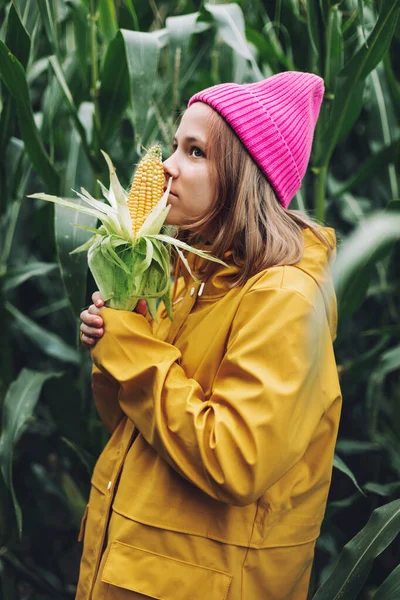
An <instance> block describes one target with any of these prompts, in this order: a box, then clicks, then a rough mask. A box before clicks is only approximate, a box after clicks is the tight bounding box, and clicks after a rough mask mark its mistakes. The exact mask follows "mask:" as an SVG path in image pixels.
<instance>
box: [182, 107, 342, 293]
mask: <svg viewBox="0 0 400 600" xmlns="http://www.w3.org/2000/svg"><path fill="white" fill-rule="evenodd" d="M207 138H208V139H207V148H206V156H207V159H208V160H209V161H210V176H211V177H212V181H213V182H214V186H215V202H214V204H213V206H212V208H211V210H210V211H209V212H208V213H207V214H206V215H204V216H203V217H202V218H199V219H197V220H195V221H193V222H192V223H190V224H187V225H184V226H180V228H179V234H178V237H179V238H180V239H184V240H185V241H187V242H189V243H196V242H199V240H203V241H207V242H208V244H209V245H208V246H207V250H209V251H210V252H211V254H212V255H213V256H216V257H218V258H221V259H223V258H224V254H225V253H226V252H227V251H228V250H231V251H232V260H233V261H234V262H235V263H236V264H237V265H239V266H240V267H241V268H240V269H239V273H237V274H236V275H235V276H233V278H232V281H231V286H232V287H233V286H241V285H243V284H244V283H245V282H246V281H247V280H248V279H249V278H250V277H252V276H253V275H255V274H256V273H258V272H260V271H262V270H264V269H267V268H269V267H273V266H278V265H283V264H285V265H293V264H295V263H297V262H298V261H299V260H300V259H301V257H302V254H303V236H302V230H303V229H305V228H307V227H309V228H310V229H311V230H312V232H313V233H314V234H315V235H316V237H317V238H318V239H319V240H320V241H321V242H322V243H323V244H325V245H326V247H327V248H328V253H329V255H330V253H331V251H332V249H333V248H332V246H331V245H330V243H329V241H328V240H327V238H326V237H325V236H324V235H323V233H322V232H321V231H320V230H319V227H320V225H319V224H318V223H317V222H316V221H314V220H313V219H312V218H311V217H310V216H309V215H307V214H305V213H303V212H301V211H299V210H290V209H286V208H284V207H283V206H282V204H281V203H280V202H279V201H278V199H277V196H276V194H275V192H274V190H273V188H272V187H271V185H270V183H269V181H268V180H267V178H266V176H265V175H264V173H263V171H261V169H260V168H259V166H258V165H257V164H256V163H255V162H254V160H253V159H252V157H251V156H250V154H249V153H248V152H247V150H246V148H245V147H244V146H243V144H242V143H241V141H240V140H239V138H238V137H237V136H236V134H235V133H234V132H233V130H232V129H231V128H230V127H229V125H228V124H227V123H226V122H225V121H224V120H223V119H222V117H220V116H219V114H218V113H217V112H216V111H214V110H213V111H212V112H211V111H210V115H209V117H208V136H207ZM217 269H218V264H216V263H212V262H210V261H205V262H204V264H203V265H202V266H201V267H200V269H199V271H198V273H197V274H198V276H199V277H200V278H201V279H203V280H204V279H208V278H209V277H210V276H211V275H212V274H213V273H214V272H215V271H216V270H217Z"/></svg>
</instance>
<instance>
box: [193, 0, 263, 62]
mask: <svg viewBox="0 0 400 600" xmlns="http://www.w3.org/2000/svg"><path fill="white" fill-rule="evenodd" d="M205 8H206V10H207V11H208V12H209V13H210V14H211V15H212V17H213V19H214V22H215V24H216V26H217V28H218V32H219V34H220V36H221V38H222V39H223V40H224V42H225V43H226V44H228V46H230V47H231V48H233V50H234V51H235V52H238V53H239V54H241V55H242V56H243V57H244V58H247V60H252V58H253V57H252V54H251V52H250V50H249V47H248V45H247V41H246V37H245V34H244V17H243V11H242V9H241V8H240V6H239V5H238V4H233V3H232V4H209V3H207V4H205Z"/></svg>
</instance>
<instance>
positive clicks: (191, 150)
mask: <svg viewBox="0 0 400 600" xmlns="http://www.w3.org/2000/svg"><path fill="white" fill-rule="evenodd" d="M194 152H196V154H193V153H194ZM190 154H193V156H195V157H197V158H200V156H204V152H203V151H202V150H200V148H198V147H197V146H192V147H191V148H190Z"/></svg>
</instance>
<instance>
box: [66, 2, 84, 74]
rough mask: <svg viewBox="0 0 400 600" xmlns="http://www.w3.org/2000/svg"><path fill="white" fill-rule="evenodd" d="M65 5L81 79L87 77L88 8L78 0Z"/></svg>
mask: <svg viewBox="0 0 400 600" xmlns="http://www.w3.org/2000/svg"><path fill="white" fill-rule="evenodd" d="M65 4H66V5H67V6H68V7H69V9H70V11H71V12H70V14H71V17H72V23H73V28H74V38H75V44H76V50H75V53H76V56H77V59H78V64H79V70H80V72H81V76H82V77H83V79H85V78H86V76H87V63H88V56H89V28H88V26H87V24H88V15H89V13H88V8H87V6H86V4H85V2H80V1H79V0H66V1H65Z"/></svg>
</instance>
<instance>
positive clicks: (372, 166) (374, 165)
mask: <svg viewBox="0 0 400 600" xmlns="http://www.w3.org/2000/svg"><path fill="white" fill-rule="evenodd" d="M399 160H400V139H398V140H396V141H395V142H393V144H390V146H386V147H384V148H382V150H379V152H376V153H375V154H372V155H371V156H370V157H369V158H367V160H366V161H364V162H363V163H362V164H361V165H360V167H359V168H358V170H357V171H356V172H355V173H354V174H353V175H351V177H349V178H348V179H347V180H346V181H344V182H343V183H342V184H341V185H340V186H339V187H338V188H337V189H336V190H334V191H333V193H332V198H339V197H340V196H342V195H343V194H345V193H346V192H348V191H349V190H351V189H352V188H355V187H357V186H359V185H360V184H362V183H364V182H365V181H368V180H369V179H370V178H372V177H374V176H375V175H376V174H377V173H378V172H379V171H380V170H381V169H383V168H384V167H386V166H388V165H389V164H390V163H394V164H396V163H397V162H398V161H399Z"/></svg>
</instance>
